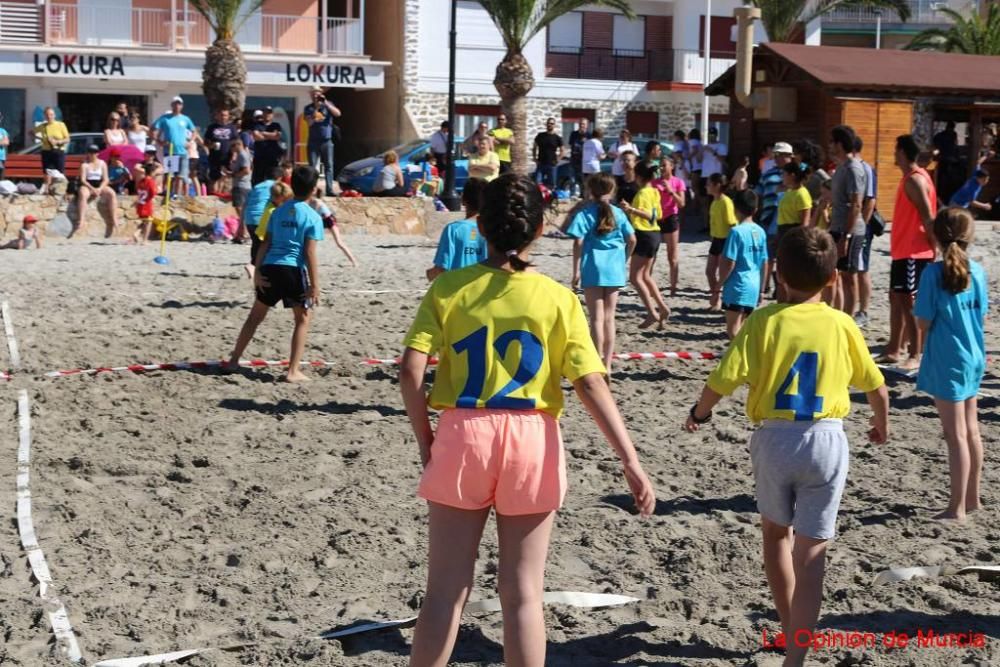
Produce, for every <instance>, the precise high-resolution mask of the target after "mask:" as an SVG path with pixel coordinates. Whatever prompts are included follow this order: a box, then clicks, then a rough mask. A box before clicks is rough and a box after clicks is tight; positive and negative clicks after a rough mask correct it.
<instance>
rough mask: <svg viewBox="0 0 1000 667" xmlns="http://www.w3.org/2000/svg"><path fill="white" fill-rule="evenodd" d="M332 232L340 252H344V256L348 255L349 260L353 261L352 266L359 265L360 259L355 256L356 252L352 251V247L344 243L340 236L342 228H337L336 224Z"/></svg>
mask: <svg viewBox="0 0 1000 667" xmlns="http://www.w3.org/2000/svg"><path fill="white" fill-rule="evenodd" d="M330 232H331V233H332V234H333V242H334V243H335V244H337V247H338V248H340V252H342V253H344V256H345V257H347V260H348V261H349V262H350V263H351V266H354V267H356V266H357V265H358V260H356V259H355V258H354V253H352V252H351V249H350V248H348V247H347V244H346V243H344V240H343V239H342V238H341V237H340V230H338V229H337V225H334V226H333V229H331V230H330Z"/></svg>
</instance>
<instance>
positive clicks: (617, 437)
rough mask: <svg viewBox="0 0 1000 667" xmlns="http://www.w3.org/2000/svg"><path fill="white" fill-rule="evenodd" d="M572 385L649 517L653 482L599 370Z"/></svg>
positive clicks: (653, 503)
mask: <svg viewBox="0 0 1000 667" xmlns="http://www.w3.org/2000/svg"><path fill="white" fill-rule="evenodd" d="M404 360H405V357H404ZM401 381H402V380H401ZM573 388H574V389H575V390H576V395H577V396H579V397H580V402H581V403H583V406H584V407H585V408H586V409H587V412H589V413H590V416H591V417H592V418H593V419H594V422H595V423H596V424H597V427H598V428H599V429H601V433H603V434H604V437H605V438H607V439H608V443H609V444H610V445H611V448H612V449H614V450H615V454H617V455H618V459H619V460H620V461H621V462H622V465H623V466H624V468H625V479H626V480H627V481H628V485H629V489H631V491H632V496H633V497H634V498H635V504H636V507H637V508H638V510H639V514H641V515H642V516H650V515H651V514H652V513H653V510H654V509H655V508H656V495H655V494H654V492H653V485H652V484H650V482H649V479H648V478H647V477H646V473H645V472H643V470H642V466H641V465H639V457H638V455H637V454H636V451H635V446H634V445H633V444H632V439H631V438H630V437H629V434H628V429H626V428H625V422H624V421H623V420H622V416H621V413H619V412H618V406H616V405H615V401H614V399H613V398H612V397H611V391H610V390H609V389H608V385H607V383H606V382H605V381H604V378H603V377H602V376H601V375H600V374H598V373H590V374H588V375H584V376H583V377H582V378H580V379H578V380H577V381H576V382H574V383H573ZM425 411H426V410H425ZM407 412H409V409H407Z"/></svg>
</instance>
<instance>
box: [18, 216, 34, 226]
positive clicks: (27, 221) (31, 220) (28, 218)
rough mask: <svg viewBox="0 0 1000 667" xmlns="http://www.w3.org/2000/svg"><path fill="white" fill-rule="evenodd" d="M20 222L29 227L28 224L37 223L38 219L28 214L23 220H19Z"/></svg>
mask: <svg viewBox="0 0 1000 667" xmlns="http://www.w3.org/2000/svg"><path fill="white" fill-rule="evenodd" d="M21 222H22V223H23V224H25V225H30V224H33V223H36V222H38V218H36V217H35V216H33V215H31V214H28V215H26V216H24V218H23V219H22V220H21Z"/></svg>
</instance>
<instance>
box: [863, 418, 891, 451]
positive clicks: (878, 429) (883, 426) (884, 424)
mask: <svg viewBox="0 0 1000 667" xmlns="http://www.w3.org/2000/svg"><path fill="white" fill-rule="evenodd" d="M868 424H869V426H871V427H872V428H871V430H870V431H868V440H869V441H871V442H873V443H875V444H876V445H884V444H885V443H887V442H889V421H888V420H883V419H881V418H880V417H879V416H878V415H872V416H871V418H870V419H869V420H868Z"/></svg>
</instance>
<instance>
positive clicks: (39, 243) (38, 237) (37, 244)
mask: <svg viewBox="0 0 1000 667" xmlns="http://www.w3.org/2000/svg"><path fill="white" fill-rule="evenodd" d="M35 248H36V249H38V250H41V249H42V230H40V229H39V230H36V231H35Z"/></svg>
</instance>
